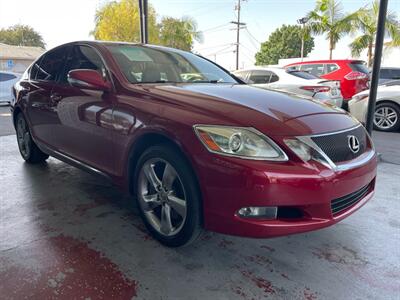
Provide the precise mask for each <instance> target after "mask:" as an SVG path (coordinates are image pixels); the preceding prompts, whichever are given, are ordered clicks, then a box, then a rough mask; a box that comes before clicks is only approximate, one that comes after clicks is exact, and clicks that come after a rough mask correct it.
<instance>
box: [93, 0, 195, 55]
mask: <svg viewBox="0 0 400 300" xmlns="http://www.w3.org/2000/svg"><path fill="white" fill-rule="evenodd" d="M156 17H157V15H156V11H155V10H154V8H153V7H152V6H151V5H149V7H148V18H147V24H148V30H149V43H150V44H159V45H164V46H169V47H175V48H180V49H183V50H191V49H192V45H193V42H194V41H195V40H198V41H201V39H202V35H201V33H200V32H198V31H197V24H196V22H195V21H194V20H193V19H191V18H189V17H184V18H181V19H176V18H171V17H164V18H162V20H161V22H160V23H159V24H157V21H156ZM139 24H140V16H139V4H138V1H137V0H121V1H113V2H109V3H107V4H105V5H104V6H102V7H101V8H100V9H99V10H97V12H96V19H95V29H94V30H93V31H92V35H93V36H94V37H95V39H97V40H107V41H125V42H140V25H139Z"/></svg>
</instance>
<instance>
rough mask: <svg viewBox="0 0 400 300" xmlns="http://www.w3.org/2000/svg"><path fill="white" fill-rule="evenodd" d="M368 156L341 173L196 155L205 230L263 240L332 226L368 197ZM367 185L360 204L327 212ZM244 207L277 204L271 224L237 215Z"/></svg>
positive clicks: (372, 164) (371, 169)
mask: <svg viewBox="0 0 400 300" xmlns="http://www.w3.org/2000/svg"><path fill="white" fill-rule="evenodd" d="M370 151H373V150H372V149H370ZM372 154H373V155H370V157H371V158H370V160H369V161H367V162H365V163H364V164H363V165H361V166H357V167H354V168H349V169H346V168H344V169H343V170H332V169H329V168H327V167H324V166H322V165H320V164H318V163H315V164H306V163H303V162H299V161H295V160H290V161H289V162H282V163H278V162H277V163H274V162H265V161H249V160H242V159H237V158H230V157H222V156H218V155H213V154H209V153H207V154H204V155H202V156H198V157H197V158H196V160H197V165H199V164H200V165H201V166H202V167H201V170H200V173H201V174H199V175H200V176H201V187H202V193H203V199H204V225H205V228H206V229H208V230H211V231H216V232H220V233H225V234H231V235H239V236H247V237H254V238H267V237H276V236H283V235H289V234H294V233H301V232H306V231H311V230H316V229H320V228H323V227H327V226H330V225H332V224H334V223H337V222H338V221H340V220H342V219H344V218H345V217H347V216H348V215H350V214H352V213H353V212H354V211H356V210H357V209H359V208H360V207H361V206H363V205H364V204H365V203H366V202H367V201H368V200H369V199H371V197H372V196H373V194H374V187H375V176H376V167H377V158H376V155H375V153H372ZM210 160H211V163H210ZM366 185H369V187H368V191H367V192H366V194H365V195H363V197H362V198H361V199H359V201H357V202H356V203H354V204H353V205H351V206H349V207H348V208H346V209H345V210H343V211H341V212H340V213H338V214H335V215H333V214H332V211H331V201H332V200H334V199H337V198H341V197H343V196H346V195H349V194H351V193H353V192H355V191H357V190H359V189H361V188H362V187H364V186H366ZM248 206H257V207H260V206H278V217H277V218H276V219H273V220H267V219H264V220H263V219H254V218H253V219H251V218H243V217H240V216H239V215H238V214H237V212H238V210H239V209H240V208H242V207H248ZM279 208H290V209H295V210H297V211H300V212H301V214H302V215H301V216H300V217H299V216H297V217H287V216H284V217H280V216H279Z"/></svg>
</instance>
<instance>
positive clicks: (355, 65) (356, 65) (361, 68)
mask: <svg viewBox="0 0 400 300" xmlns="http://www.w3.org/2000/svg"><path fill="white" fill-rule="evenodd" d="M349 66H350V68H351V69H352V70H353V71H357V72H361V73H364V74H369V71H368V68H367V66H366V65H365V63H364V62H362V61H355V62H352V63H349Z"/></svg>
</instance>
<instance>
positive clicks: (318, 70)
mask: <svg viewBox="0 0 400 300" xmlns="http://www.w3.org/2000/svg"><path fill="white" fill-rule="evenodd" d="M300 70H301V71H304V72H308V73H311V74H313V75H315V76H321V75H324V65H323V64H309V65H308V64H306V65H301V67H300Z"/></svg>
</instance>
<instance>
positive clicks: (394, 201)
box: [0, 135, 400, 300]
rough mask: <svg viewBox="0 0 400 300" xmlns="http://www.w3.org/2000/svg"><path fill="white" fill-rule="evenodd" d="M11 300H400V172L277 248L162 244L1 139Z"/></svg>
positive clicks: (128, 207)
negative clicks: (367, 197)
mask: <svg viewBox="0 0 400 300" xmlns="http://www.w3.org/2000/svg"><path fill="white" fill-rule="evenodd" d="M0 151H1V152H0V153H1V159H0V178H1V180H2V182H1V187H2V188H1V195H0V199H1V200H0V204H1V206H0V222H1V223H0V228H1V231H0V241H1V242H0V291H1V295H2V296H1V298H2V299H23V298H25V297H26V298H27V299H130V298H137V299H265V298H271V299H308V300H310V299H399V293H400V251H399V249H400V238H399V237H400V236H399V233H400V221H399V215H398V212H399V211H400V201H399V200H400V186H399V184H398V178H400V165H396V164H392V163H386V162H381V163H380V164H379V168H378V173H379V174H378V180H377V189H376V195H375V197H374V198H373V199H372V200H371V201H370V202H369V203H367V204H366V205H365V206H364V207H363V208H361V209H360V210H359V211H358V212H356V213H355V214H354V215H352V216H350V217H349V218H347V219H346V220H344V221H343V222H341V223H339V224H337V225H335V226H333V227H330V228H326V229H323V230H320V231H316V232H311V233H307V234H300V235H294V236H288V237H282V238H275V239H261V240H256V239H247V238H239V237H231V236H224V235H220V234H215V233H205V234H204V235H203V236H202V238H201V239H200V240H199V241H197V243H195V244H194V245H192V246H188V247H185V248H180V249H168V248H165V247H163V246H161V245H160V244H158V243H157V242H155V241H154V240H153V239H152V238H151V237H150V236H149V235H148V233H147V232H146V230H145V228H144V226H143V224H142V222H141V220H140V218H139V217H138V216H137V215H136V213H135V210H134V208H133V207H132V204H131V199H130V198H129V197H127V196H125V195H123V194H122V193H121V192H120V191H119V190H118V189H117V188H116V187H114V186H113V185H111V184H110V183H109V182H107V181H106V180H105V179H103V178H99V177H96V176H93V175H90V174H87V173H85V172H83V171H80V170H78V169H76V168H74V167H71V166H69V165H67V164H64V163H62V162H60V161H58V160H56V159H52V158H51V159H49V160H48V162H47V163H46V164H43V165H36V166H33V165H28V164H26V163H24V162H23V160H22V158H20V155H19V153H18V149H17V144H16V141H15V136H14V135H9V136H3V137H0Z"/></svg>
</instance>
